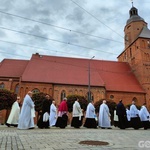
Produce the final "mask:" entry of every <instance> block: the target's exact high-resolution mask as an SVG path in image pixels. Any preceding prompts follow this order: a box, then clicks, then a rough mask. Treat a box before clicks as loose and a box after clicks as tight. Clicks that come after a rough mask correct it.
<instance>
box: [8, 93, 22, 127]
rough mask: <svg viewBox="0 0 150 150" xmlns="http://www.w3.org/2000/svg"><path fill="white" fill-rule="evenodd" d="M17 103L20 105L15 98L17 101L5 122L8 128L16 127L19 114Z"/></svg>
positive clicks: (18, 100) (18, 98)
mask: <svg viewBox="0 0 150 150" xmlns="http://www.w3.org/2000/svg"><path fill="white" fill-rule="evenodd" d="M19 103H20V97H19V96H17V100H16V101H15V102H14V103H13V105H12V108H11V112H10V114H9V117H8V120H7V122H6V125H7V126H8V127H10V126H14V127H17V125H18V120H19V114H20V106H19Z"/></svg>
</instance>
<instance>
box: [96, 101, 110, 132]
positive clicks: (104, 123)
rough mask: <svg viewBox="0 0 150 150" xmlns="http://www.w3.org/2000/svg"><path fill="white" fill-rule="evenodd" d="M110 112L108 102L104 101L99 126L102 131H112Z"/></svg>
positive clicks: (100, 109)
mask: <svg viewBox="0 0 150 150" xmlns="http://www.w3.org/2000/svg"><path fill="white" fill-rule="evenodd" d="M110 116H111V115H110V112H109V108H108V106H107V105H106V100H103V103H102V104H101V105H100V108H99V120H98V125H99V127H101V128H102V129H105V128H107V129H111V122H110Z"/></svg>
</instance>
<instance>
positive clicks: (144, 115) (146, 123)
mask: <svg viewBox="0 0 150 150" xmlns="http://www.w3.org/2000/svg"><path fill="white" fill-rule="evenodd" d="M139 116H140V119H141V121H142V123H143V127H144V129H145V130H147V129H148V128H150V126H149V116H150V114H149V112H148V110H147V108H146V104H145V103H144V104H143V106H142V107H141V109H140V112H139Z"/></svg>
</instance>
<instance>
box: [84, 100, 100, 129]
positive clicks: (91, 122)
mask: <svg viewBox="0 0 150 150" xmlns="http://www.w3.org/2000/svg"><path fill="white" fill-rule="evenodd" d="M85 118H86V120H85V123H84V127H87V128H97V124H96V120H95V107H94V102H93V101H91V102H90V103H89V104H88V106H87V109H86V115H85Z"/></svg>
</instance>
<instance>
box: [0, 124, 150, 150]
mask: <svg viewBox="0 0 150 150" xmlns="http://www.w3.org/2000/svg"><path fill="white" fill-rule="evenodd" d="M85 140H94V141H105V142H108V143H109V145H107V146H88V145H81V144H79V142H80V141H85ZM140 141H141V142H140ZM139 142H140V143H139ZM146 144H147V145H146ZM148 144H149V145H148ZM140 146H141V147H144V148H140ZM149 149H150V130H143V129H140V130H133V129H126V130H120V129H118V128H114V127H113V129H100V128H99V129H86V128H83V127H82V128H80V129H74V128H71V127H67V128H65V129H59V128H54V127H53V128H50V129H38V128H37V127H36V128H35V129H30V130H18V129H17V128H14V127H10V128H8V127H6V126H5V125H0V150H149Z"/></svg>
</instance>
